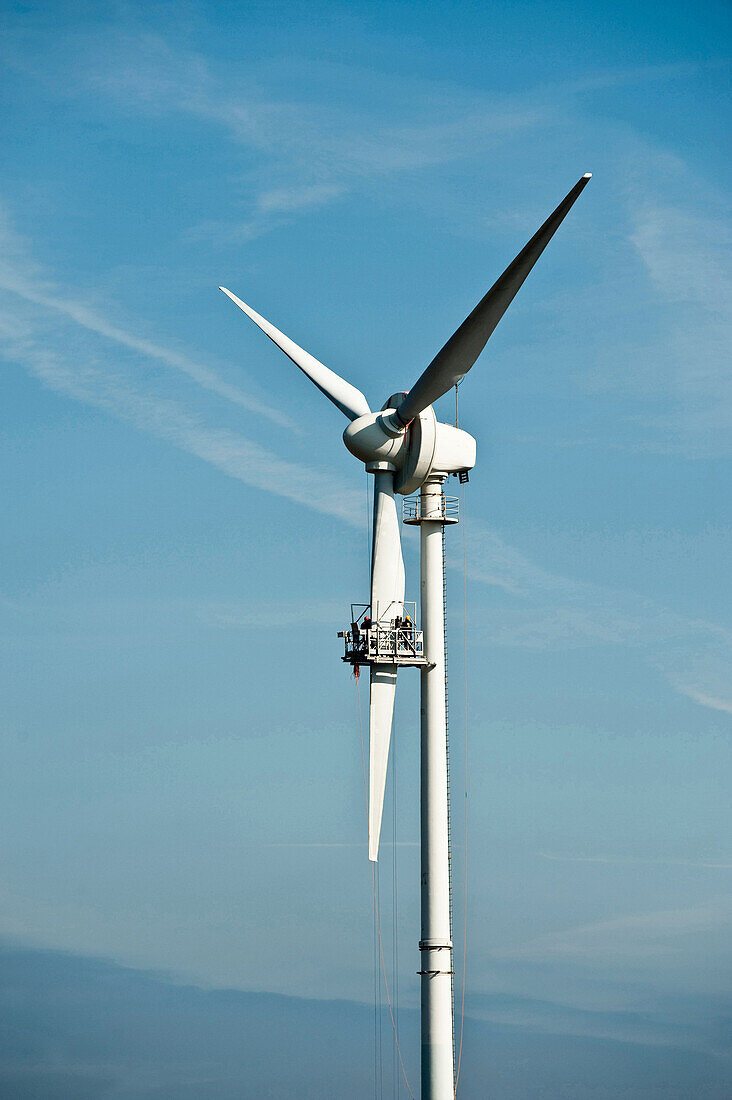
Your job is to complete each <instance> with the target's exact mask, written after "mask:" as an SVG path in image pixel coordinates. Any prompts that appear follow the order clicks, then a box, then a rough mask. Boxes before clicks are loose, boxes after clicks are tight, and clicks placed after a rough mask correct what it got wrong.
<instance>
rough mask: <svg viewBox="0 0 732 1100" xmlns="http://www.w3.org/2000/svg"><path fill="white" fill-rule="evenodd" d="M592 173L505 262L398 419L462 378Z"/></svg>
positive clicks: (412, 414) (404, 403)
mask: <svg viewBox="0 0 732 1100" xmlns="http://www.w3.org/2000/svg"><path fill="white" fill-rule="evenodd" d="M591 176H592V173H591V172H587V173H586V174H585V175H584V176H583V177H582V179H581V180H578V182H577V183H576V184H575V185H574V187H573V188H572V190H571V191H570V192H569V194H568V195H567V196H566V197H565V198H564V199H563V200H562V201H561V202H560V204H559V206H558V207H557V208H556V210H555V211H554V213H553V214H550V215H549V217H548V218H547V220H546V221H545V222H544V224H543V225H542V227H541V229H539V230H538V232H537V233H535V234H534V236H533V237H532V238H531V240H530V241H529V243H528V244H527V245H526V246H525V248H523V249H522V250H521V252H519V254H518V256H517V257H516V259H515V260H514V261H513V262H512V263H510V264H509V265H508V267H507V268H506V270H505V271H504V272H503V274H502V275H501V277H500V278H499V279H498V280H497V281H496V282H495V283H494V284H493V286H492V287H491V289H490V290H489V291H488V293H487V294H486V296H485V297H484V298H483V299H482V300H481V301H480V302H479V303H478V305H477V306H476V307H475V309H474V310H473V312H472V313H471V314H470V316H469V317H467V318H466V319H465V320H464V321H463V323H462V324H461V325H460V328H459V329H457V331H456V332H454V333H453V335H452V336H451V337H450V339H449V340H448V341H447V343H446V344H445V346H444V347H443V348H442V349H441V350H440V351H438V353H437V355H436V356H435V358H434V359H433V360H432V362H431V363H430V365H429V366H428V367H427V369H426V370H425V371H424V373H423V374H422V375H421V377H420V378H419V380H418V381H417V383H416V385H415V386H414V388H413V389H412V390H411V391H410V392H409V393H408V394H407V396H406V397H405V398H404V400H403V401H402V403H401V405H400V406H399V409H398V410H397V411H398V415H399V419H400V420H401V421H402V422H403V423H404V424H408V423H409V421H410V420H413V419H414V417H415V416H418V415H419V414H420V413H421V412H422V410H423V409H426V408H427V406H428V405H431V404H432V403H433V401H436V400H437V399H438V397H442V395H443V394H444V393H447V391H448V390H449V389H450V388H451V387H452V386H455V385H456V384H457V383H458V382H459V381H460V380H461V379H462V378H464V377H465V375H466V374H467V373H468V371H469V370H470V368H471V367H472V366H473V364H474V363H475V361H476V359H477V358H478V356H479V355H480V353H481V352H482V350H483V348H484V347H485V345H486V344H487V342H488V339H489V337H490V336H491V334H492V333H493V330H494V329H495V327H496V325H497V324H498V322H499V321H500V320H501V318H502V317H503V314H504V313H505V312H506V310H507V309H508V307H509V306H510V304H511V302H512V301H513V299H514V298H515V296H516V294H517V293H518V291H519V290H520V288H521V286H522V284H523V282H524V280H525V279H526V277H527V275H528V274H529V272H530V271H531V269H532V267H533V266H534V264H535V263H536V261H537V260H538V259H539V256H541V254H542V252H543V251H544V249H545V248H546V246H547V245H548V244H549V241H550V240H551V239H552V237H553V236H554V234H555V233H556V231H557V229H558V228H559V226H560V225H561V223H562V221H563V220H564V218H565V216H566V215H567V213H568V212H569V210H570V208H571V207H572V205H573V204H574V202H575V201H576V199H577V198H578V197H579V195H580V194H581V192H582V191H583V190H584V188H585V187H586V186H587V184H588V183H589V181H590V178H591Z"/></svg>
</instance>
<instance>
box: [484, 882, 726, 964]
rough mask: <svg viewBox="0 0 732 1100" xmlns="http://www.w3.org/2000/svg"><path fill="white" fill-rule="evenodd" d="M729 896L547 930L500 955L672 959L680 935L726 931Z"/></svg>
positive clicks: (523, 957)
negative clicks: (551, 930) (557, 929)
mask: <svg viewBox="0 0 732 1100" xmlns="http://www.w3.org/2000/svg"><path fill="white" fill-rule="evenodd" d="M731 918H732V897H729V898H723V899H721V900H719V901H715V902H709V903H705V904H702V905H697V906H692V907H691V908H685V909H663V910H654V911H652V912H644V913H630V914H627V915H624V916H621V917H615V918H613V919H612V920H603V921H596V922H594V923H592V924H583V925H578V926H577V927H575V928H569V929H566V930H563V931H560V932H551V933H547V934H546V935H543V936H537V937H536V938H535V939H533V940H530V941H529V942H527V943H524V944H521V945H520V946H517V947H514V948H511V949H509V950H507V951H505V952H501V953H500V957H506V958H515V959H520V958H522V959H528V958H533V959H537V960H542V961H543V960H547V959H552V958H563V959H571V960H574V961H576V962H581V961H595V960H598V959H603V958H604V959H606V960H608V961H610V960H625V961H633V960H640V959H643V960H645V959H648V958H651V957H655V958H658V957H663V956H667V955H672V954H674V953H675V951H676V950H677V948H676V944H677V941H678V940H679V939H680V938H682V937H688V936H704V935H706V934H713V933H718V932H720V931H723V930H725V929H727V928H729V925H730V919H731Z"/></svg>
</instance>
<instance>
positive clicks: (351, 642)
mask: <svg viewBox="0 0 732 1100" xmlns="http://www.w3.org/2000/svg"><path fill="white" fill-rule="evenodd" d="M415 609H416V605H415V604H414V603H403V602H402V603H398V604H397V603H394V604H390V605H389V607H387V609H386V611H385V612H384V611H382V609H381V608H379V618H378V619H372V618H371V604H367V603H352V604H351V626H350V629H349V630H339V632H338V637H339V638H343V642H344V645H345V653H344V655H343V657H341V660H342V661H346V662H347V663H348V664H351V665H405V666H410V665H411V666H415V667H417V668H433V667H434V665H433V663H432V662H431V661H428V660H427V658H426V657H425V655H424V635H423V633H422V631H421V630H418V629H417V626H416V620H415Z"/></svg>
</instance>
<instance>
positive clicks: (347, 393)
mask: <svg viewBox="0 0 732 1100" xmlns="http://www.w3.org/2000/svg"><path fill="white" fill-rule="evenodd" d="M219 290H223V292H224V294H226V295H228V297H229V298H231V300H232V302H234V303H235V304H236V305H237V306H238V307H239V309H243V310H244V312H245V313H246V315H247V317H251V319H252V321H254V323H255V325H259V327H260V328H261V330H262V332H263V333H265V335H267V336H269V338H270V340H271V341H272V342H273V343H274V344H276V345H277V347H278V348H280V349H281V350H282V351H284V353H285V355H286V356H287V357H288V359H292V362H293V363H294V364H295V366H296V367H299V368H300V370H301V371H302V372H303V374H306V375H307V376H308V378H309V379H310V381H311V382H314V383H315V385H316V386H317V387H318V389H319V390H320V392H321V393H324V394H325V396H326V397H327V398H328V400H329V401H332V402H333V404H334V405H335V406H336V407H337V408H339V409H340V410H341V412H344V413H345V414H346V416H347V417H348V418H349V419H350V420H356V418H357V417H359V416H364V414H366V413H369V412H370V411H371V410H370V409H369V403H368V401H367V400H366V398H365V397H364V395H363V394H362V393H361V391H360V390H357V389H356V387H355V386H352V385H351V383H350V382H346V380H345V378H341V377H340V375H338V374H336V373H335V371H332V370H330V368H329V367H326V366H324V365H323V364H322V363H321V362H320V361H319V360H318V359H316V358H315V357H314V356H313V355H310V353H309V352H307V351H303V349H302V348H300V347H298V346H297V344H296V343H295V341H294V340H291V339H290V338H289V336H285V334H284V333H283V332H280V330H279V329H278V328H275V327H274V325H272V324H270V322H269V321H266V320H265V319H264V317H261V316H260V315H259V314H258V313H256V312H255V311H254V310H253V309H252V307H251V306H248V305H247V304H246V302H242V300H241V298H237V296H236V294H232V293H231V291H230V290H227V289H226V287H225V286H220V287H219Z"/></svg>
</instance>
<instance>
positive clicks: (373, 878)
mask: <svg viewBox="0 0 732 1100" xmlns="http://www.w3.org/2000/svg"><path fill="white" fill-rule="evenodd" d="M356 699H357V700H358V731H359V734H360V736H361V772H362V774H363V793H364V798H365V800H366V812H367V813H368V786H367V783H366V751H365V748H364V739H363V716H362V714H361V687H360V681H359V680H356ZM371 888H372V892H373V896H374V920H375V922H376V938H377V941H378V946H379V958H380V960H381V974H382V976H383V978H384V989H385V991H386V1003H387V1005H388V1007H389V1016H390V1018H391V1027H392V1031H393V1032H394V1045H395V1046H396V1052H397V1056H398V1058H399V1066H400V1068H401V1071H402V1077H403V1078H404V1084H405V1085H406V1086H407V1092H408V1093H409V1096H410V1098H411V1100H415V1096H414V1093H413V1092H412V1088H411V1086H410V1084H409V1078H408V1077H407V1071H406V1069H405V1068H404V1061H403V1059H402V1051H401V1047H400V1046H399V1034H398V1032H397V1025H396V1020H395V1019H394V1010H393V1008H392V1003H391V996H390V993H389V981H388V978H387V976H386V962H385V960H384V945H383V943H382V939H381V919H380V916H379V900H378V895H377V888H376V868H375V864H373V863H372V864H371ZM374 1081H376V1074H375V1075H374ZM374 1087H375V1086H374Z"/></svg>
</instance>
